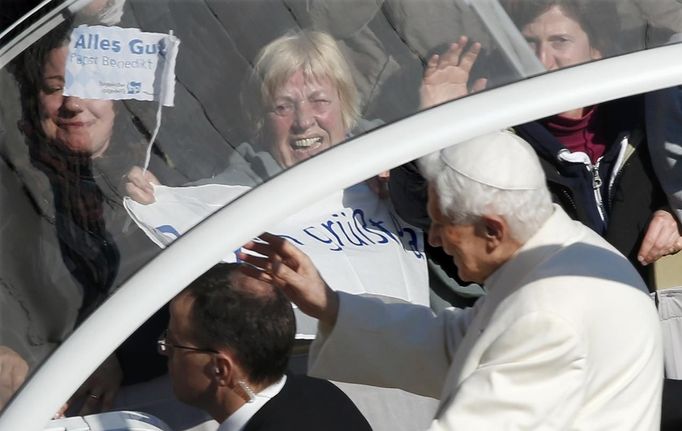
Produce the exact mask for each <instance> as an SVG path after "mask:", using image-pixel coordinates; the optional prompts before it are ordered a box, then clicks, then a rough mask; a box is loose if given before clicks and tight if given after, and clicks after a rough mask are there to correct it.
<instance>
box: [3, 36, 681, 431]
mask: <svg viewBox="0 0 682 431" xmlns="http://www.w3.org/2000/svg"><path fill="white" fill-rule="evenodd" d="M0 52H2V50H0ZM6 55H10V54H8V53H7V52H4V53H3V54H2V55H1V56H0V64H4V63H6V62H7V61H8V60H7V58H4V59H3V58H2V57H5V56H6ZM670 59H677V60H676V61H670ZM643 65H646V67H643ZM679 84H682V44H676V45H668V46H663V47H660V48H655V49H650V50H646V51H641V52H636V53H632V54H627V55H623V56H619V57H614V58H609V59H605V60H601V61H597V62H593V63H588V64H583V65H580V66H576V67H572V68H568V69H563V70H560V71H557V72H553V73H549V74H545V75H540V76H535V77H532V78H528V79H524V80H522V81H519V82H516V83H513V84H510V85H507V86H503V87H500V88H495V89H491V90H487V91H484V92H481V93H477V94H474V95H472V96H470V97H466V98H463V99H460V100H457V101H454V102H450V103H446V104H443V105H440V106H437V107H434V108H432V109H429V110H426V111H423V112H420V113H418V114H415V115H413V116H410V117H408V118H405V119H403V120H400V121H397V122H395V123H392V124H388V125H386V126H383V127H380V128H378V129H376V130H373V131H371V132H370V133H367V134H365V135H362V136H359V137H357V138H355V139H353V140H351V141H349V142H347V143H344V144H342V145H337V146H335V147H334V148H332V149H330V150H329V151H326V152H324V153H323V154H320V155H319V156H317V157H314V158H312V159H310V160H307V161H305V162H304V163H301V164H299V165H297V166H296V167H294V168H291V169H289V170H287V171H285V172H283V173H281V174H280V175H278V176H277V177H275V178H273V179H271V180H270V181H268V182H266V183H265V184H263V185H261V186H259V187H257V188H255V189H254V190H253V191H251V192H250V193H247V194H246V195H244V196H242V197H241V198H239V199H237V200H236V201H234V202H232V203H231V204H229V205H227V206H226V207H225V208H222V209H221V210H220V211H218V212H216V213H215V214H214V215H213V216H211V217H209V218H208V219H206V220H205V221H204V222H202V223H201V224H199V225H198V226H197V227H196V228H194V229H193V230H191V231H190V232H189V233H187V234H186V235H184V236H182V237H181V238H180V239H179V240H177V241H175V242H174V243H173V245H172V246H171V247H169V248H167V249H165V250H164V251H163V252H161V253H160V254H159V255H158V256H156V257H155V258H154V259H153V260H152V261H150V262H149V263H148V264H147V265H146V266H144V267H143V268H141V269H140V270H139V271H138V272H137V273H136V274H135V275H134V276H133V277H131V278H130V279H129V280H128V281H127V282H126V283H125V284H124V285H123V286H122V287H121V288H120V289H119V290H118V291H117V292H116V293H114V294H113V295H112V296H111V298H109V299H108V300H107V301H106V302H105V303H104V304H103V305H102V306H101V307H100V308H99V309H98V310H97V311H96V312H95V313H93V314H92V315H91V316H90V317H89V318H88V319H87V320H86V321H84V322H83V323H82V324H81V325H80V326H79V327H78V328H77V329H76V330H75V332H74V333H73V334H72V335H71V336H70V337H69V338H68V339H67V340H66V341H65V342H64V343H63V344H62V345H61V346H60V347H59V349H57V350H56V351H55V352H54V354H53V355H52V356H51V357H50V358H49V359H48V360H47V361H46V362H45V364H43V366H42V367H40V369H38V370H37V372H36V373H35V374H34V376H33V377H32V378H31V380H30V381H29V382H27V383H26V385H25V386H24V388H23V389H22V390H21V392H20V393H19V394H17V396H16V397H15V398H14V400H13V401H12V402H11V404H10V405H9V406H8V407H7V408H6V410H5V411H4V412H3V414H2V416H0V430H22V431H42V430H43V429H44V427H45V425H46V423H47V422H48V421H49V419H50V418H51V417H52V416H53V414H54V413H55V412H56V411H57V410H58V409H59V407H60V406H61V405H62V404H63V403H64V401H65V400H66V399H67V398H68V397H69V396H70V395H71V394H72V393H73V392H74V390H75V389H76V388H77V387H78V386H79V385H80V384H82V382H84V381H85V379H87V377H88V376H89V375H90V374H91V373H92V372H93V371H94V370H95V369H96V368H97V367H98V366H99V364H100V363H102V361H104V359H106V357H107V356H109V355H110V354H111V353H112V352H113V351H114V349H115V348H116V347H117V346H118V345H119V344H120V343H121V342H123V341H124V340H125V339H126V338H127V337H128V335H129V334H131V333H132V332H133V331H134V330H135V329H136V328H137V327H138V326H140V325H141V324H142V323H143V322H144V321H145V320H146V319H147V318H148V317H149V316H151V315H152V314H153V313H154V312H155V311H156V310H157V309H158V308H160V307H161V306H162V305H163V304H165V303H166V302H167V301H169V300H170V299H171V298H172V297H173V296H174V295H176V294H177V293H178V292H179V291H180V290H182V289H183V288H184V287H185V286H186V285H187V284H188V283H190V282H191V281H192V280H194V279H195V278H196V277H198V276H199V275H200V274H202V273H203V272H204V271H206V270H207V269H208V268H210V267H211V266H213V265H214V264H215V263H216V262H218V261H219V260H221V258H222V257H224V255H225V250H234V249H236V248H238V247H239V246H241V245H242V244H244V243H245V242H247V241H249V240H250V239H251V238H253V237H255V236H257V235H259V234H260V233H261V232H263V231H264V230H265V229H266V228H267V226H271V225H273V224H274V223H275V222H277V221H278V220H281V219H282V218H284V217H286V216H288V215H289V214H291V213H292V211H294V210H295V209H296V208H302V207H305V206H306V205H309V204H311V203H313V202H315V201H316V200H318V199H320V198H322V197H323V196H325V195H327V194H329V193H331V192H333V191H335V190H339V189H342V188H345V187H348V186H350V185H352V184H355V183H358V182H360V181H363V180H364V179H366V178H369V177H371V176H372V175H375V174H376V173H377V172H381V171H384V170H387V169H389V168H392V167H395V166H398V165H400V164H402V163H405V162H407V161H409V160H413V159H415V158H418V157H420V156H423V155H424V154H427V153H430V152H432V151H436V150H438V149H441V148H444V147H447V146H449V145H453V144H455V143H457V142H461V141H463V140H466V139H470V138H473V137H475V136H479V135H481V134H484V133H488V132H492V131H494V130H499V129H503V128H506V127H510V126H513V125H515V124H521V123H525V122H528V121H531V120H533V119H537V118H541V117H546V116H548V115H552V114H555V113H559V112H564V111H567V110H570V109H575V108H578V107H581V106H588V105H592V104H596V103H600V102H604V101H607V100H612V99H617V98H621V97H625V96H628V95H633V94H638V93H644V92H648V91H653V90H657V89H660V88H666V87H672V86H675V85H679ZM534 94H542V97H529V95H534ZM520 101H522V102H520ZM360 155H361V156H360ZM329 166H335V167H336V169H335V172H334V175H330V174H329ZM310 178H315V181H310ZM263 208H267V211H263ZM112 323H115V324H112Z"/></svg>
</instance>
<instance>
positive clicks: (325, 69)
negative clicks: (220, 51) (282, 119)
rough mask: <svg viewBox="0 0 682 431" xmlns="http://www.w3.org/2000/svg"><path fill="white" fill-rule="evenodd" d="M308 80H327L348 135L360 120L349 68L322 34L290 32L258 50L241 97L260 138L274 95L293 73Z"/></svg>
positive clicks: (334, 46)
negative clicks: (336, 93)
mask: <svg viewBox="0 0 682 431" xmlns="http://www.w3.org/2000/svg"><path fill="white" fill-rule="evenodd" d="M298 71H303V74H304V76H305V77H306V78H308V79H314V80H324V79H328V80H329V82H330V83H331V85H332V86H333V87H334V88H336V90H337V91H338V95H339V100H340V101H341V116H342V120H343V126H344V128H345V130H346V131H347V132H348V131H350V130H352V129H353V128H354V127H355V124H356V122H357V120H358V118H359V117H360V108H359V96H358V91H357V88H356V87H355V82H354V81H353V75H352V73H351V69H350V66H349V65H348V62H347V61H346V59H345V58H344V56H343V54H342V53H341V50H340V49H339V47H338V45H337V44H336V41H335V40H334V39H333V38H332V37H331V36H329V35H328V34H326V33H323V32H319V31H312V30H297V31H290V32H288V33H286V34H285V35H283V36H281V37H279V38H277V39H275V40H273V41H272V42H270V43H269V44H267V45H266V46H265V47H263V49H261V51H260V53H259V54H258V57H257V58H256V61H255V63H254V67H253V70H252V72H251V74H250V76H249V78H248V81H247V85H246V87H245V89H244V90H245V91H244V92H243V93H242V106H243V108H244V111H245V113H246V115H247V116H248V117H249V118H248V119H249V120H250V121H251V124H252V125H253V127H254V132H255V135H256V136H260V135H261V132H262V129H263V124H264V119H265V115H266V114H267V113H268V112H269V111H270V109H271V107H272V105H273V102H274V94H275V92H276V91H277V90H278V89H279V88H280V87H281V86H282V85H284V84H285V83H286V81H287V80H288V79H289V78H290V77H291V76H292V75H293V74H294V73H296V72H298Z"/></svg>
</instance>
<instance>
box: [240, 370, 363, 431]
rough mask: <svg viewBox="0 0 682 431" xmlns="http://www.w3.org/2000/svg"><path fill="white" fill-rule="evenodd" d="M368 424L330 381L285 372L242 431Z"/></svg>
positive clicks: (330, 429)
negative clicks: (279, 387)
mask: <svg viewBox="0 0 682 431" xmlns="http://www.w3.org/2000/svg"><path fill="white" fill-rule="evenodd" d="M371 429H372V428H371V427H370V425H369V423H368V422H367V420H366V419H365V418H364V416H363V415H362V413H360V411H359V410H358V409H357V407H356V406H355V404H353V402H352V401H351V400H350V398H348V396H346V394H344V393H343V392H342V391H341V390H340V389H339V388H337V387H336V386H335V385H334V384H333V383H331V382H329V381H327V380H322V379H316V378H313V377H308V376H304V375H292V374H289V375H287V381H286V384H285V385H284V387H283V388H282V390H281V391H280V393H279V394H277V395H276V396H275V397H273V398H272V399H271V400H270V401H269V402H268V403H267V404H265V405H264V406H263V407H262V408H261V409H260V410H259V411H258V412H257V413H256V414H255V415H254V416H253V417H252V418H251V420H250V421H249V422H248V423H247V424H246V426H245V427H244V431H267V430H273V431H274V430H277V431H305V430H311V431H313V430H315V431H319V430H326V431H347V430H354V431H366V430H371Z"/></svg>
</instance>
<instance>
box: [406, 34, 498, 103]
mask: <svg viewBox="0 0 682 431" xmlns="http://www.w3.org/2000/svg"><path fill="white" fill-rule="evenodd" d="M467 42H468V38H467V37H466V36H461V37H460V38H459V40H458V41H457V42H455V43H453V44H452V45H450V48H449V49H448V50H447V51H446V52H445V53H444V54H442V55H437V54H436V55H433V56H431V58H430V59H429V62H428V63H427V64H426V69H425V70H424V78H423V79H422V84H421V87H420V89H419V98H420V108H421V109H425V108H430V107H432V106H435V105H439V104H441V103H444V102H447V101H449V100H454V99H459V98H460V97H464V96H466V95H468V94H469V93H470V91H469V87H468V82H469V76H470V74H471V69H472V67H473V66H474V64H475V63H476V59H478V55H479V54H480V52H481V44H480V43H478V42H477V43H474V44H473V45H471V47H470V48H469V49H468V50H466V51H464V47H465V46H466V44H467ZM487 83H488V80H487V79H485V78H481V79H477V80H476V81H475V82H474V83H473V85H472V88H471V92H475V91H480V90H483V89H484V88H485V86H486V84H487Z"/></svg>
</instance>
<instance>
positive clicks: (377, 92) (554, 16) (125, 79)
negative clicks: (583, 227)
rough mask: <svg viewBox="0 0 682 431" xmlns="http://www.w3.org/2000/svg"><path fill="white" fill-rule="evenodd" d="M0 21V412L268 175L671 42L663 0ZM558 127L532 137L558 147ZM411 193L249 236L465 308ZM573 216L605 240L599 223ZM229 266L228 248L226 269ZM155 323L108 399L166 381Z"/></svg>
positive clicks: (224, 5) (675, 14)
mask: <svg viewBox="0 0 682 431" xmlns="http://www.w3.org/2000/svg"><path fill="white" fill-rule="evenodd" d="M5 3H6V4H5ZM1 9H2V11H1V12H0V20H1V21H0V88H1V90H0V91H1V93H0V94H1V95H2V97H0V176H1V179H0V238H1V239H0V361H3V360H5V359H3V358H7V361H8V362H7V363H8V364H10V366H7V367H5V368H4V369H5V370H8V369H9V370H11V376H12V377H11V379H9V380H7V381H5V382H3V381H1V380H2V379H3V378H4V375H3V374H2V373H0V409H3V408H4V407H5V406H6V405H8V403H9V402H10V401H11V398H12V396H13V395H14V393H15V392H16V391H17V390H21V385H22V384H23V382H24V381H25V380H26V379H30V377H31V375H32V374H33V373H34V372H35V370H37V369H38V368H39V367H40V365H41V364H42V363H43V361H45V360H47V359H48V358H49V357H50V355H51V353H52V352H53V351H54V350H55V349H57V348H58V347H59V346H60V345H61V344H62V343H63V342H64V340H66V339H67V337H69V335H70V334H71V333H72V332H73V331H74V329H75V328H77V327H78V326H79V325H80V324H81V323H82V322H83V321H84V320H85V319H87V317H88V316H90V315H91V314H92V313H94V312H96V310H97V308H98V307H99V306H100V305H101V304H102V303H104V302H105V301H106V300H107V298H108V297H110V296H111V295H112V294H113V293H115V292H116V291H117V289H118V288H119V287H120V286H121V285H122V284H123V283H124V282H125V281H126V280H128V279H129V278H130V277H131V276H132V275H133V274H135V273H136V272H137V271H138V270H139V269H140V268H142V267H143V266H144V265H145V264H147V263H148V262H149V261H150V260H151V259H153V258H154V257H155V256H157V255H158V254H159V253H162V251H163V250H164V249H166V248H168V247H170V246H171V245H172V244H173V242H174V241H175V240H177V238H179V237H181V236H182V235H184V234H185V233H187V232H188V231H190V230H191V229H192V228H193V227H194V226H196V225H197V224H199V223H201V222H202V220H204V219H206V218H207V217H209V216H210V215H211V214H213V213H214V212H215V211H216V210H218V209H220V208H222V207H224V206H226V205H230V203H231V202H234V201H236V200H237V199H238V198H239V197H240V196H242V195H244V194H245V193H248V192H249V191H250V190H252V189H254V188H257V187H259V186H260V185H261V184H263V183H265V182H267V181H269V180H270V179H271V178H273V177H275V176H277V175H278V174H280V173H281V172H283V171H285V170H288V169H295V167H296V166H299V165H303V164H305V162H306V160H308V159H311V158H314V157H315V156H316V155H318V154H320V153H322V152H325V151H328V150H330V149H332V148H334V147H335V146H337V145H343V144H344V143H345V142H347V141H349V140H352V139H354V138H355V137H358V136H361V135H364V134H368V133H372V131H373V130H374V129H376V128H379V127H391V125H392V124H394V123H397V122H400V121H401V120H402V119H404V118H406V117H410V116H412V115H415V114H417V113H418V112H420V111H422V110H424V109H429V108H431V107H434V106H437V105H440V104H443V103H449V102H451V101H453V100H455V99H461V98H465V97H468V96H470V95H475V94H478V93H480V92H485V91H488V90H491V89H495V88H499V87H502V86H506V85H513V84H514V83H517V82H520V81H523V80H525V79H527V78H530V77H534V76H538V75H542V74H545V73H552V72H554V71H557V70H560V69H565V68H572V67H580V66H581V65H583V64H586V63H590V62H593V61H600V60H602V59H606V58H610V57H615V56H623V55H627V54H630V53H634V52H637V51H641V50H645V49H651V48H657V47H661V46H664V45H667V44H672V43H676V42H677V41H678V40H680V36H679V35H680V34H681V33H680V32H682V5H681V4H680V3H679V2H677V1H673V0H595V1H587V0H566V1H554V2H550V1H525V0H492V1H466V0H428V1H427V0H422V1H415V0H381V1H378V0H256V1H253V0H232V1H229V0H203V1H192V0H176V1H166V0H108V1H103V0H92V1H90V2H88V1H65V2H59V1H48V2H42V3H41V2H38V1H24V2H20V1H9V2H3V5H2V7H1ZM642 67H646V65H643V66H642ZM548 92H551V89H548ZM539 97H543V95H542V94H528V98H529V99H530V98H539ZM454 103H457V102H454ZM519 103H523V101H522V100H520V101H519ZM633 103H635V102H633ZM619 106H620V105H619ZM628 106H629V105H628ZM489 109H490V110H494V109H496V107H495V106H490V108H489ZM589 109H595V110H596V111H595V112H606V109H607V108H606V105H604V107H602V106H601V105H599V106H597V107H589ZM628 109H629V108H628ZM632 109H635V108H632ZM585 112H587V111H585ZM589 112H592V111H589ZM609 112H611V111H609ZM613 112H619V111H613ZM628 112H631V111H628ZM553 114H556V113H548V115H553ZM595 115H596V114H595ZM614 115H618V116H619V117H618V118H620V119H621V120H622V121H626V120H627V118H629V117H626V116H625V114H622V116H621V114H620V113H617V114H614ZM601 118H606V117H601ZM609 118H611V117H609ZM533 120H537V119H536V118H529V119H528V121H533ZM450 121H453V122H456V121H458V119H457V118H452V119H451V120H450ZM585 121H588V120H585ZM600 121H601V120H600ZM603 121H604V122H606V121H610V120H609V119H604V120H603ZM627 121H629V120H627ZM633 121H634V120H633ZM571 124H573V123H571ZM571 124H554V123H552V124H551V126H552V127H555V128H556V129H557V130H558V129H562V128H563V129H562V130H564V131H565V132H566V133H570V130H569V129H570V128H571V127H574V126H575V125H571ZM600 124H601V123H600ZM609 130H611V129H609ZM428 132H429V131H425V132H424V133H428ZM517 132H518V133H519V134H520V135H521V136H523V137H525V138H527V139H532V136H531V134H532V133H531V132H530V131H528V130H527V129H524V128H523V127H520V128H519V130H518V131H517ZM524 133H528V134H529V135H528V136H526V135H524ZM589 133H593V131H592V130H591V129H590V130H589ZM594 134H595V135H596V136H597V138H595V139H593V141H595V142H597V143H599V142H598V141H600V140H601V139H602V136H601V135H598V134H597V133H596V132H594ZM603 139H604V142H606V140H612V139H615V136H610V135H609V136H607V137H605V138H603ZM414 145H415V146H419V145H420V143H419V142H414ZM357 157H358V158H362V157H363V154H357ZM655 157H656V156H655V155H652V158H655ZM595 160H596V159H595ZM654 163H655V161H654ZM655 166H658V165H655ZM335 169H336V167H335V166H329V171H328V174H329V175H334V172H335ZM652 169H653V168H652ZM652 172H653V171H652ZM652 175H653V174H652ZM601 180H602V179H601V178H600V181H601ZM316 181H317V179H316V178H310V181H309V184H308V186H309V187H315V186H316ZM604 181H607V182H608V180H607V179H604ZM605 187H606V186H605ZM425 190H426V185H425V181H424V180H423V178H421V177H420V176H419V173H418V172H417V170H416V165H415V164H407V165H404V166H401V167H396V169H395V170H392V171H391V172H390V173H389V172H381V173H380V172H377V173H376V175H375V176H373V177H371V178H368V179H366V180H365V181H362V182H360V183H358V184H356V185H354V186H352V187H349V188H346V189H345V190H339V191H338V192H336V193H333V194H330V195H329V196H327V197H325V198H324V199H321V200H320V201H319V202H317V203H315V204H314V205H310V206H308V207H305V208H291V214H290V215H289V216H288V217H286V218H283V219H282V220H280V221H278V223H276V224H274V225H272V226H269V227H268V228H267V230H268V231H270V232H273V233H275V234H277V235H280V236H283V237H285V238H287V239H288V240H289V241H290V242H292V243H293V244H295V245H296V246H297V247H299V248H301V249H302V250H304V251H305V252H306V253H307V254H308V255H310V256H311V258H312V259H313V261H314V262H315V265H316V266H317V267H318V269H319V270H320V272H321V273H322V275H323V277H324V278H325V280H327V281H328V282H329V283H330V284H331V283H333V284H334V285H336V286H342V287H341V288H342V289H343V290H346V291H349V292H351V293H358V294H370V295H380V296H383V297H390V298H395V299H396V300H399V301H407V302H412V303H417V304H422V305H430V306H431V307H432V308H433V309H434V310H438V309H440V308H443V307H445V306H449V305H455V306H460V307H463V306H468V305H471V304H472V303H473V302H474V301H475V299H476V298H477V297H478V296H480V295H482V294H483V291H482V289H481V288H480V287H479V286H477V285H471V284H468V283H465V282H464V281H463V280H461V279H459V277H458V275H457V271H456V268H455V269H452V268H450V269H448V268H447V265H445V266H442V265H440V263H442V262H443V261H444V260H448V259H449V258H448V257H447V256H445V255H444V254H443V253H442V250H440V249H438V248H434V247H431V246H430V245H429V244H428V241H427V238H426V233H427V231H428V227H429V220H428V216H427V213H426V207H425V206H424V202H421V203H420V201H419V198H418V196H421V197H422V198H423V197H424V196H425V193H426V192H425ZM667 191H669V190H664V189H662V190H661V193H662V194H661V195H660V198H661V199H662V201H665V200H666V195H665V193H666V192H667ZM290 193H291V194H295V193H297V191H296V190H291V191H290ZM559 194H561V193H559ZM415 196H417V197H415ZM670 196H673V194H670ZM564 198H565V199H566V202H564V203H565V204H566V205H567V206H568V207H570V205H571V203H570V200H571V199H570V197H569V198H566V197H565V196H564ZM272 199H273V201H277V202H281V201H282V200H286V199H287V196H281V195H280V196H273V197H272ZM615 199H616V200H617V199H618V198H617V197H616V198H615ZM671 199H672V197H671ZM609 202H610V201H609V200H608V198H607V199H606V203H605V205H607V206H608V205H616V204H612V203H609ZM262 210H263V211H267V210H268V209H267V208H263V209H262ZM580 211H581V209H580V208H579V207H578V206H575V214H574V216H575V217H580V216H581V214H582V213H581V212H580ZM604 211H606V212H608V211H609V210H608V209H606V210H604ZM568 212H569V213H570V211H568ZM672 213H673V216H675V214H674V211H672ZM602 215H603V214H602ZM585 217H586V218H587V220H588V222H591V223H593V224H594V226H595V229H600V228H603V229H606V227H603V226H602V224H601V223H606V221H605V220H606V219H605V218H604V217H602V218H601V219H599V213H595V215H594V216H591V215H587V216H585ZM590 217H593V218H590ZM616 222H617V220H616V219H614V223H616ZM237 225H238V223H236V222H235V226H237ZM600 226H601V227H600ZM604 226H605V225H604ZM626 247H630V245H627V244H626V245H623V248H624V249H625V248H626ZM632 247H634V246H632ZM237 252H238V250H226V252H225V261H228V262H234V261H236V260H237V254H236V253H237ZM635 259H636V258H635ZM377 268H382V269H383V271H377V270H376V269H377ZM642 271H644V269H643V270H642ZM124 315H125V313H124V312H122V318H124V317H123V316H124ZM296 317H297V324H298V329H297V337H298V338H299V339H300V340H310V339H312V338H313V337H314V335H315V331H316V322H315V321H313V320H312V319H310V318H307V317H305V316H304V315H303V314H300V313H298V312H297V313H296ZM167 321H168V309H167V307H165V306H164V307H162V308H161V309H160V310H159V311H158V312H157V313H156V314H155V315H154V316H152V317H151V318H150V319H149V320H148V321H147V322H146V323H145V324H144V325H143V326H142V327H140V328H139V329H138V331H136V332H135V333H134V334H131V336H130V338H129V339H128V340H127V341H126V342H124V343H123V344H122V345H121V346H120V347H119V348H118V349H117V350H116V352H115V353H114V354H113V355H112V356H111V357H110V358H109V359H108V360H107V362H106V363H105V364H103V367H101V369H104V371H102V372H103V373H106V372H108V371H111V370H114V371H113V373H114V374H115V377H113V379H114V380H115V381H117V382H119V384H120V386H121V387H122V388H125V387H126V386H130V385H135V384H141V383H144V382H147V381H150V380H152V379H155V378H158V377H159V376H162V375H163V374H165V373H166V358H165V357H163V356H159V355H157V353H156V349H157V343H156V340H157V338H158V337H159V335H160V334H161V333H162V332H163V331H164V330H165V329H166V325H167ZM301 343H302V344H305V343H306V341H301ZM0 369H2V367H0ZM101 369H98V372H100V371H101ZM65 372H67V371H65ZM109 375H111V374H109ZM74 390H75V388H74ZM80 395H83V394H80ZM83 396H84V395H83ZM76 398H78V397H76ZM76 398H74V401H73V403H71V405H70V406H69V410H68V414H73V415H78V414H79V412H80V413H81V415H82V413H83V411H82V410H81V407H79V406H82V405H83V403H84V402H85V401H87V400H86V399H84V398H82V397H81V400H80V402H78V401H76ZM142 404H143V403H142ZM99 407H101V406H99ZM97 409H98V408H97V407H94V408H93V410H92V412H95V411H97ZM142 410H144V409H143V408H142ZM154 413H155V414H159V413H158V412H157V411H155V412H154ZM159 416H163V413H161V414H159ZM178 429H184V428H182V427H181V426H180V427H179V428H178Z"/></svg>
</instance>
